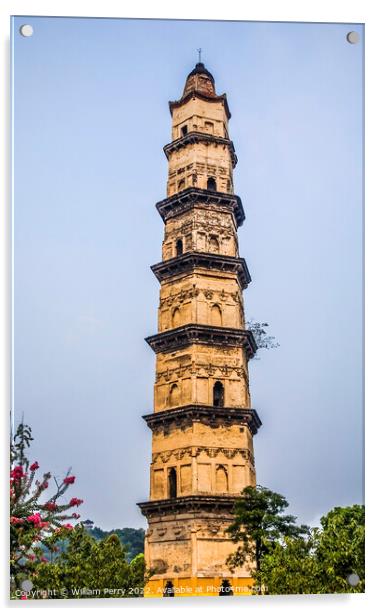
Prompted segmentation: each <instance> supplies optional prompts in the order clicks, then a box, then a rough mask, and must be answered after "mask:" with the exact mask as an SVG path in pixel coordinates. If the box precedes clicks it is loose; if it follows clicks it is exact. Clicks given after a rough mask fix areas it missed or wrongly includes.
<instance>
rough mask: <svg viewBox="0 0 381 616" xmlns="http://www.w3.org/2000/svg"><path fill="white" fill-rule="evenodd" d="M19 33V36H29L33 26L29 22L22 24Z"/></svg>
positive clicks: (31, 33)
mask: <svg viewBox="0 0 381 616" xmlns="http://www.w3.org/2000/svg"><path fill="white" fill-rule="evenodd" d="M20 34H21V36H25V37H29V36H32V35H33V26H31V25H30V24H23V25H22V26H21V27H20Z"/></svg>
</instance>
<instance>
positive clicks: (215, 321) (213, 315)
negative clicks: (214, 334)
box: [211, 304, 222, 327]
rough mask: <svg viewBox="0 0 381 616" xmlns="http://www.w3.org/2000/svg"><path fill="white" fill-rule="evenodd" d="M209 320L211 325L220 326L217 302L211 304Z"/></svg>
mask: <svg viewBox="0 0 381 616" xmlns="http://www.w3.org/2000/svg"><path fill="white" fill-rule="evenodd" d="M211 322H212V323H211V324H212V325H216V326H217V327H221V326H222V312H221V308H220V307H219V306H218V304H214V306H212V310H211Z"/></svg>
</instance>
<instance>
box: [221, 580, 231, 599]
mask: <svg viewBox="0 0 381 616" xmlns="http://www.w3.org/2000/svg"><path fill="white" fill-rule="evenodd" d="M218 594H219V596H220V597H225V596H229V595H233V594H234V593H233V589H232V587H231V584H230V582H229V580H222V582H221V586H220V592H219V593H218Z"/></svg>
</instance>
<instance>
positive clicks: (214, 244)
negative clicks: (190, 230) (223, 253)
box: [209, 236, 220, 252]
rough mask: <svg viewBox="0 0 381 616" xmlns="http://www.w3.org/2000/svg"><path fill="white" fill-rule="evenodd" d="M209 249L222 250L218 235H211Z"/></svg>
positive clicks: (212, 250)
mask: <svg viewBox="0 0 381 616" xmlns="http://www.w3.org/2000/svg"><path fill="white" fill-rule="evenodd" d="M209 250H210V251H211V252H220V245H219V243H218V239H217V238H216V237H214V236H213V237H211V238H210V240H209Z"/></svg>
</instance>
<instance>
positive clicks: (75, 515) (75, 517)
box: [71, 513, 81, 520]
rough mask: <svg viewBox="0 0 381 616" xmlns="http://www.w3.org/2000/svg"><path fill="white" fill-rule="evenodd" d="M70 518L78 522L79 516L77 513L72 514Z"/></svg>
mask: <svg viewBox="0 0 381 616" xmlns="http://www.w3.org/2000/svg"><path fill="white" fill-rule="evenodd" d="M71 517H72V518H74V519H75V520H78V519H79V518H80V517H81V516H80V515H79V513H73V515H72V516H71Z"/></svg>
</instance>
